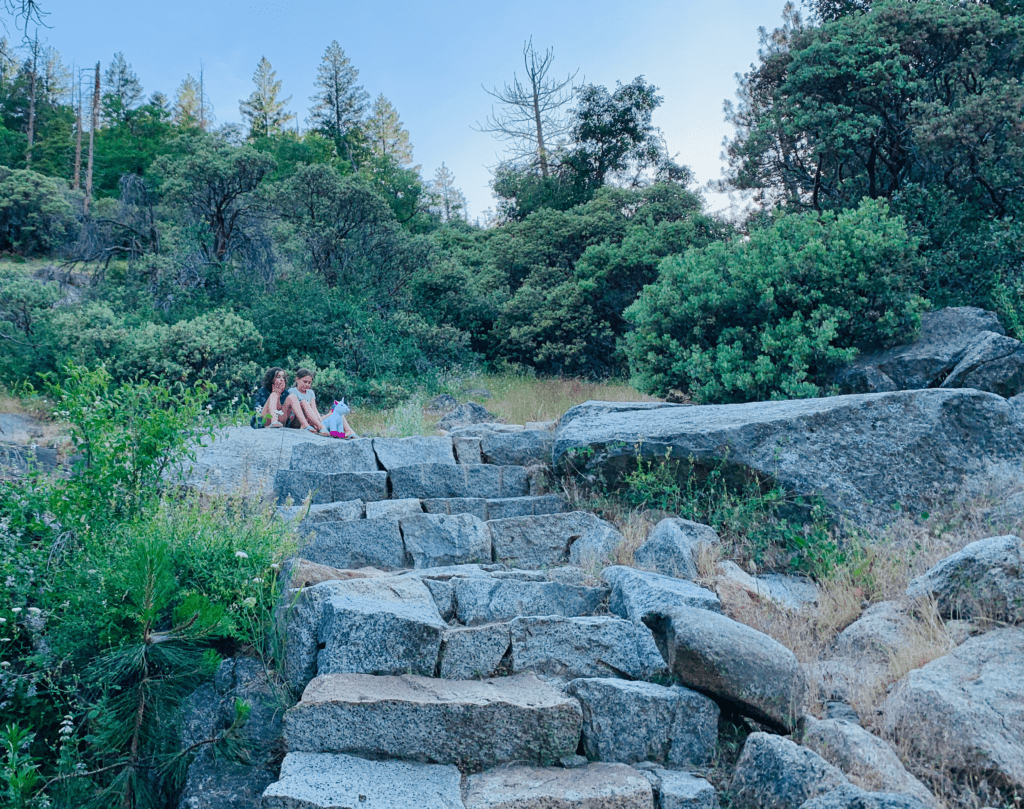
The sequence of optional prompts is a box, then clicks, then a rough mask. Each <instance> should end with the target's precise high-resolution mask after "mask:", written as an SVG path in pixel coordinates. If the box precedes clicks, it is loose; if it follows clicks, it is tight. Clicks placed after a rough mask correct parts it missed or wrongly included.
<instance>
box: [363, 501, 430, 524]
mask: <svg viewBox="0 0 1024 809" xmlns="http://www.w3.org/2000/svg"><path fill="white" fill-rule="evenodd" d="M422 513H423V504H422V502H421V501H420V500H417V499H416V498H414V497H412V498H407V499H405V500H378V501H377V502H376V503H367V504H366V518H367V519H369V520H376V519H381V518H384V517H387V518H389V519H392V520H397V519H399V518H401V517H410V516H412V515H413V514H422Z"/></svg>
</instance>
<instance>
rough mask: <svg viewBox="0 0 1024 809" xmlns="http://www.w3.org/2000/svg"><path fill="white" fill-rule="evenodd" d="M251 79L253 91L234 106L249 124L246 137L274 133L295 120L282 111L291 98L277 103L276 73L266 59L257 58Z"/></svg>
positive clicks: (291, 115) (279, 90)
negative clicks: (254, 87)
mask: <svg viewBox="0 0 1024 809" xmlns="http://www.w3.org/2000/svg"><path fill="white" fill-rule="evenodd" d="M252 80H253V83H254V84H255V85H256V89H255V90H253V91H252V95H250V96H249V97H248V98H247V99H246V100H245V101H240V102H239V104H238V110H239V112H241V113H242V117H243V118H245V120H247V121H248V122H249V137H250V138H253V139H255V138H261V137H266V136H267V135H272V134H277V133H278V132H280V131H281V129H282V127H283V126H284V125H285V124H287V123H288V122H289V121H291V120H293V119H294V118H295V115H294V114H292V113H290V112H287V111H286V110H285V107H286V106H287V105H288V104H289V102H291V100H292V97H291V96H288V98H285V99H281V100H280V101H279V100H278V95H279V94H280V92H281V82H279V81H277V71H276V70H274V68H273V67H272V66H271V64H270V62H269V61H268V60H267V57H266V56H264V57H262V58H261V59H260V63H259V64H258V65H257V66H256V72H255V73H253V75H252Z"/></svg>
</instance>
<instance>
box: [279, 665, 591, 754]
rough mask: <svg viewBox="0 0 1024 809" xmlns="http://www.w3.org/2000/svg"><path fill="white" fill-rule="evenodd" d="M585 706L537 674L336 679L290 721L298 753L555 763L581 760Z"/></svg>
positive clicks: (289, 738)
mask: <svg viewBox="0 0 1024 809" xmlns="http://www.w3.org/2000/svg"><path fill="white" fill-rule="evenodd" d="M581 722H582V715H581V713H580V707H579V703H578V702H577V701H576V700H575V699H572V698H571V697H567V696H565V695H564V694H562V693H561V692H559V691H558V689H556V688H555V687H554V686H552V685H549V684H547V683H545V682H543V681H542V680H539V679H537V678H536V677H534V676H532V675H529V674H527V675H522V676H519V677H499V678H496V679H491V680H480V681H475V680H438V679H433V678H430V677H417V676H414V675H405V676H402V677H374V676H372V675H367V674H332V675H326V676H323V677H317V678H316V679H314V680H313V681H312V682H311V683H310V684H309V685H308V686H306V690H305V691H304V692H303V694H302V700H301V701H300V702H299V704H298V705H296V706H295V707H294V708H292V709H291V710H289V711H288V712H287V713H286V714H285V716H284V737H285V743H286V744H287V746H288V749H289V750H291V751H307V752H336V753H353V754H356V755H361V756H365V757H367V758H395V759H403V760H413V761H435V762H438V763H441V764H447V763H458V764H460V765H464V766H467V767H469V768H471V769H472V768H475V767H480V766H489V765H495V764H501V763H505V762H510V761H531V762H537V763H540V764H546V763H549V762H553V761H556V760H557V759H558V758H560V757H561V756H565V755H570V754H572V753H575V751H576V745H577V743H578V742H579V738H580V725H581Z"/></svg>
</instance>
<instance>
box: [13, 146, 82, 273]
mask: <svg viewBox="0 0 1024 809" xmlns="http://www.w3.org/2000/svg"><path fill="white" fill-rule="evenodd" d="M68 194H69V192H68V190H67V187H66V186H65V185H64V183H63V182H61V181H60V180H57V179H54V178H53V177H46V176H45V175H42V174H37V173H36V172H34V171H29V170H27V169H10V168H7V167H6V166H0V253H6V252H11V253H17V254H18V255H21V256H34V255H44V254H47V253H51V252H54V251H57V250H59V249H60V248H61V247H63V246H64V245H65V244H67V243H68V242H69V241H70V240H71V238H72V235H73V234H74V233H75V232H76V230H77V228H78V222H77V220H76V218H75V212H74V209H73V208H72V206H71V203H70V202H69V201H68Z"/></svg>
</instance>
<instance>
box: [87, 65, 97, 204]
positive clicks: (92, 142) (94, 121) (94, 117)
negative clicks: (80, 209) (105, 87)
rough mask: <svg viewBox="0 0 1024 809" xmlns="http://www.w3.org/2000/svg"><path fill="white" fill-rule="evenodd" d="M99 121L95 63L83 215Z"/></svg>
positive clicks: (88, 192)
mask: <svg viewBox="0 0 1024 809" xmlns="http://www.w3.org/2000/svg"><path fill="white" fill-rule="evenodd" d="M99 121H100V63H99V62H97V63H96V81H95V83H94V85H93V91H92V124H91V125H90V127H89V160H88V162H87V164H86V168H85V215H86V216H88V215H89V202H90V201H91V200H92V159H93V152H94V150H95V148H96V127H97V126H99Z"/></svg>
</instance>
